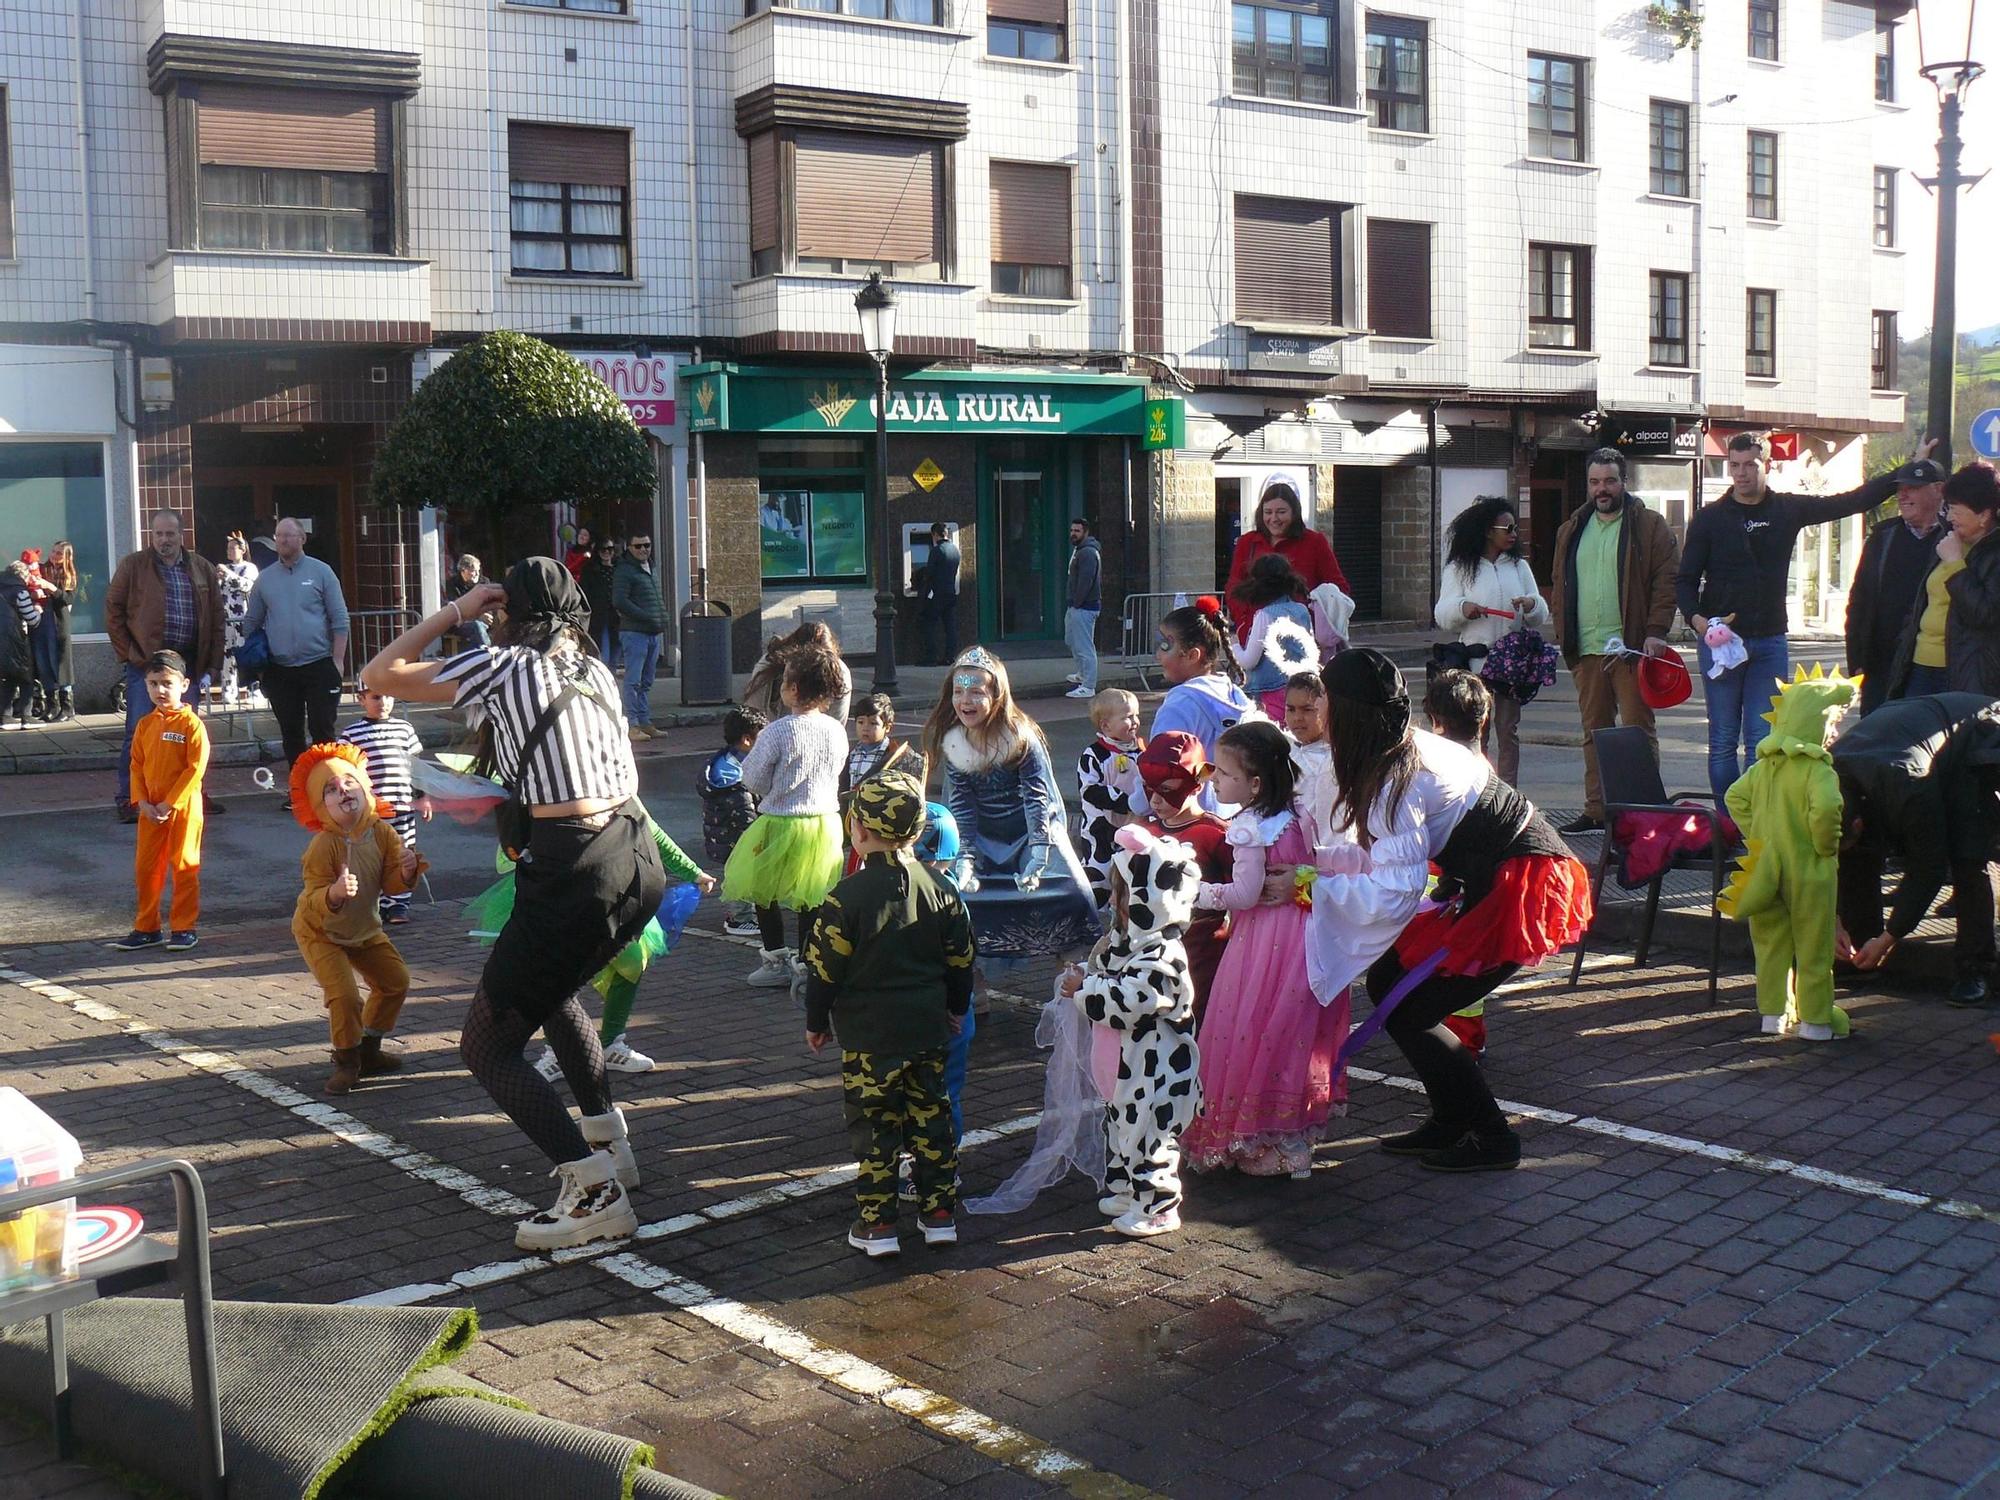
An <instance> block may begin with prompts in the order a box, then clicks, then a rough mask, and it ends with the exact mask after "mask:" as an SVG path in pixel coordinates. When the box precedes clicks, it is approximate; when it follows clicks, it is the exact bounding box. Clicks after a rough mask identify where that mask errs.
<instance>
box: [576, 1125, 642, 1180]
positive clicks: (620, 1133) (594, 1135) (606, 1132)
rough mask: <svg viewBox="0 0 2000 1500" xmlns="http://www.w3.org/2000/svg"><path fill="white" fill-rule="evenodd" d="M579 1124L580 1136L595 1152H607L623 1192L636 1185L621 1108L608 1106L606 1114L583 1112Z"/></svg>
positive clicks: (636, 1170)
mask: <svg viewBox="0 0 2000 1500" xmlns="http://www.w3.org/2000/svg"><path fill="white" fill-rule="evenodd" d="M577 1124H579V1125H580V1126H582V1127H583V1138H584V1139H585V1140H586V1141H589V1142H590V1144H591V1145H593V1146H595V1147H596V1148H597V1149H598V1150H599V1151H608V1152H609V1153H610V1154H611V1164H612V1167H613V1169H614V1170H615V1171H616V1172H617V1174H618V1185H619V1186H620V1187H622V1188H624V1189H625V1191H626V1192H628V1193H629V1192H632V1191H634V1190H635V1189H637V1188H638V1186H639V1163H638V1161H637V1159H636V1158H634V1157H633V1155H632V1142H631V1140H630V1139H628V1138H627V1136H626V1134H625V1111H624V1110H622V1109H619V1108H617V1107H616V1106H615V1105H614V1106H613V1107H612V1110H611V1113H610V1114H608V1115H585V1116H584V1117H583V1118H582V1119H580V1120H578V1121H577Z"/></svg>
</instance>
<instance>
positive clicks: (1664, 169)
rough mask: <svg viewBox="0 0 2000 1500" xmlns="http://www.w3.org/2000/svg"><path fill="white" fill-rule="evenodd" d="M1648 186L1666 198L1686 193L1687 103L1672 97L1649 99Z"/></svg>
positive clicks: (1684, 195) (1682, 195) (1681, 195)
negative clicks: (1650, 119) (1650, 128)
mask: <svg viewBox="0 0 2000 1500" xmlns="http://www.w3.org/2000/svg"><path fill="white" fill-rule="evenodd" d="M1652 190H1653V191H1654V192H1655V193H1658V194H1660V195H1661V196H1662V197H1666V198H1685V197H1687V195H1688V107H1687V106H1686V105H1685V104H1681V103H1679V102H1677V101H1675V100H1672V99H1655V100H1654V101H1653V110H1652Z"/></svg>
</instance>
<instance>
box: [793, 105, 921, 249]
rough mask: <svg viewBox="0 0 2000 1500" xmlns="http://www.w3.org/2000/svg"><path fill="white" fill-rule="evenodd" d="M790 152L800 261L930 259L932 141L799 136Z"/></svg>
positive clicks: (820, 134)
mask: <svg viewBox="0 0 2000 1500" xmlns="http://www.w3.org/2000/svg"><path fill="white" fill-rule="evenodd" d="M796 146H797V158H796V160H795V162H794V163H793V171H794V173H795V174H796V176H797V180H798V254H799V255H800V256H802V257H807V258H810V259H814V260H820V259H828V260H860V261H871V262H872V261H902V262H906V263H908V262H915V263H922V262H925V261H934V260H936V259H938V233H937V217H938V214H937V184H938V148H937V146H936V144H935V143H933V142H931V141H912V140H900V139H897V138H896V137H894V136H878V135H846V134H840V133H837V132H831V131H800V132H799V134H798V137H797V140H796Z"/></svg>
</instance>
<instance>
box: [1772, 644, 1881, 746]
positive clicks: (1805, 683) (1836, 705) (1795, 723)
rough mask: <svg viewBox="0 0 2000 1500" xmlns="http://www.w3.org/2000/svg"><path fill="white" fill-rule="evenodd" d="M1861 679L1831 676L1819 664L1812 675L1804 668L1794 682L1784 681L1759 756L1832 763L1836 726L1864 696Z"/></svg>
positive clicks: (1834, 674)
mask: <svg viewBox="0 0 2000 1500" xmlns="http://www.w3.org/2000/svg"><path fill="white" fill-rule="evenodd" d="M1860 691H1861V679H1860V678H1859V677H1843V676H1842V675H1841V674H1840V673H1839V672H1838V671H1835V672H1833V673H1831V674H1829V673H1828V672H1827V671H1826V669H1825V668H1824V667H1822V666H1820V665H1819V664H1818V663H1817V662H1815V663H1814V664H1813V669H1812V671H1811V673H1810V674H1808V673H1807V671H1806V669H1805V668H1804V667H1800V668H1799V669H1798V670H1797V671H1796V672H1795V673H1794V674H1793V676H1792V680H1791V681H1790V682H1780V683H1779V684H1778V691H1777V692H1776V694H1774V695H1773V696H1772V699H1771V711H1770V712H1769V713H1767V714H1765V715H1764V718H1765V720H1766V721H1767V722H1768V723H1769V724H1770V726H1771V732H1770V734H1769V735H1767V736H1766V737H1765V739H1764V743H1763V744H1762V745H1760V746H1758V748H1757V754H1758V755H1759V756H1766V755H1804V756H1809V757H1811V758H1812V759H1814V760H1824V761H1831V760H1832V759H1833V754H1832V752H1831V751H1830V750H1829V749H1828V748H1827V742H1828V741H1829V740H1830V739H1832V737H1833V726H1834V725H1835V724H1837V723H1839V722H1840V720H1841V718H1842V716H1844V715H1845V714H1846V712H1847V710H1848V709H1849V708H1850V707H1851V706H1852V705H1853V704H1854V703H1855V701H1856V700H1857V699H1858V698H1859V697H1860Z"/></svg>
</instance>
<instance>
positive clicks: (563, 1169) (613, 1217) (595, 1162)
mask: <svg viewBox="0 0 2000 1500" xmlns="http://www.w3.org/2000/svg"><path fill="white" fill-rule="evenodd" d="M615 1173H616V1168H615V1167H614V1166H613V1164H612V1161H611V1158H610V1157H609V1156H607V1155H606V1154H605V1153H604V1152H602V1151H593V1152H592V1153H591V1154H590V1155H589V1156H587V1157H585V1158H584V1159H583V1160H582V1161H566V1162H564V1163H563V1164H562V1165H561V1166H559V1167H557V1168H556V1169H555V1171H553V1172H551V1173H550V1174H549V1175H550V1176H551V1177H559V1178H561V1179H562V1190H561V1191H560V1192H558V1193H557V1194H556V1201H555V1204H554V1206H552V1207H550V1208H547V1209H544V1210H543V1211H542V1212H541V1213H538V1214H536V1215H535V1216H534V1217H533V1218H532V1219H523V1220H522V1221H521V1222H520V1223H519V1224H516V1225H515V1226H514V1245H515V1247H516V1248H517V1249H521V1250H531V1251H542V1250H566V1249H568V1248H569V1247H570V1246H572V1245H588V1244H590V1243H591V1242H592V1241H594V1240H622V1239H624V1238H625V1237H626V1236H628V1235H630V1234H632V1233H633V1232H635V1231H636V1230H637V1229H638V1227H639V1216H638V1215H637V1214H635V1213H633V1212H632V1200H631V1199H630V1198H628V1197H627V1196H626V1195H625V1189H624V1188H622V1187H620V1186H619V1185H618V1179H617V1177H616V1175H615Z"/></svg>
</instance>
